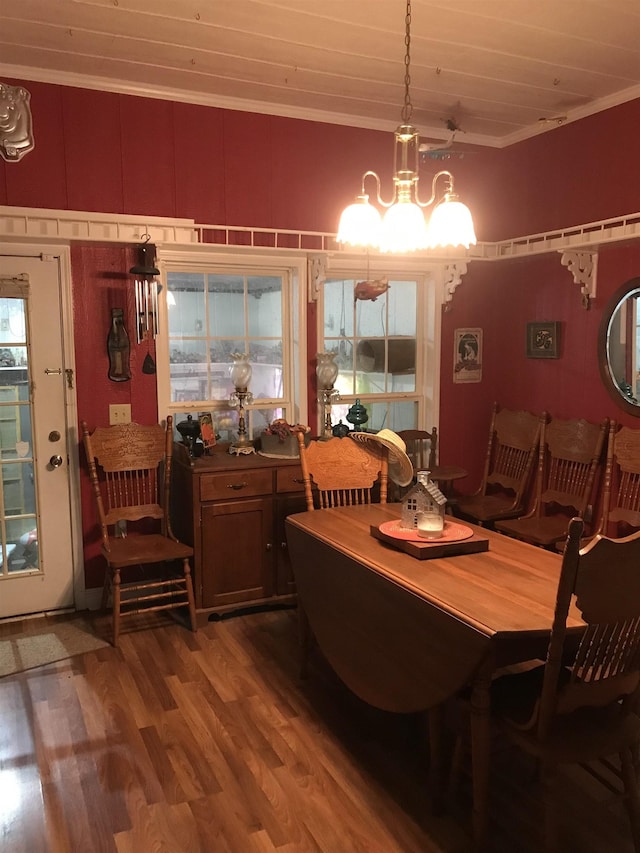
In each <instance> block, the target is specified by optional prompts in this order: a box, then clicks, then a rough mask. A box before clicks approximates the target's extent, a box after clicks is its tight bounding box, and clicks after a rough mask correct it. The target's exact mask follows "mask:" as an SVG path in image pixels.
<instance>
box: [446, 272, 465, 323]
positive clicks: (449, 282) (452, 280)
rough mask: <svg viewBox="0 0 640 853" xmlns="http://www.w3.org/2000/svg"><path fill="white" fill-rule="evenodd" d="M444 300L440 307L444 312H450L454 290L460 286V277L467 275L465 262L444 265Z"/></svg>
mask: <svg viewBox="0 0 640 853" xmlns="http://www.w3.org/2000/svg"><path fill="white" fill-rule="evenodd" d="M443 272H444V300H443V302H442V307H443V308H444V310H445V311H449V310H451V300H452V299H453V294H454V293H455V292H456V288H457V287H458V285H459V284H462V276H463V275H466V273H467V264H466V261H457V262H456V263H453V264H444V266H443Z"/></svg>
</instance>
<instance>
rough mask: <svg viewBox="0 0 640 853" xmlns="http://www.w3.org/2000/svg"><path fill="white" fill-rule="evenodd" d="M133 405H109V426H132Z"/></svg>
mask: <svg viewBox="0 0 640 853" xmlns="http://www.w3.org/2000/svg"><path fill="white" fill-rule="evenodd" d="M130 423H131V403H109V424H110V426H114V425H115V424H130Z"/></svg>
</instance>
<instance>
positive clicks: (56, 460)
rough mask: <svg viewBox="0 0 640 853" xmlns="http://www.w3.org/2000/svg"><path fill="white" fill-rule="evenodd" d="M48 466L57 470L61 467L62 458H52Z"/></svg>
mask: <svg viewBox="0 0 640 853" xmlns="http://www.w3.org/2000/svg"><path fill="white" fill-rule="evenodd" d="M49 465H51V467H52V468H59V467H60V466H61V465H62V456H52V457H51V459H50V460H49Z"/></svg>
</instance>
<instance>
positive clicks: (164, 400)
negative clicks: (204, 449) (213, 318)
mask: <svg viewBox="0 0 640 853" xmlns="http://www.w3.org/2000/svg"><path fill="white" fill-rule="evenodd" d="M157 264H158V269H159V270H160V282H161V284H162V290H161V293H160V298H159V300H158V302H159V305H158V313H159V321H160V323H159V330H158V336H157V338H156V388H157V402H158V416H159V418H164V417H166V416H167V415H169V414H172V415H174V416H175V415H176V414H182V413H184V412H188V413H190V414H197V413H198V412H201V411H203V408H204V409H205V410H206V411H223V410H226V409H228V406H226V405H225V401H221V400H210V401H202V402H201V401H198V402H195V403H191V402H190V401H184V402H173V401H172V400H171V379H170V363H169V323H168V311H169V309H168V307H167V300H166V294H167V275H168V273H170V272H187V273H198V274H203V273H205V274H206V273H212V274H219V273H230V274H238V275H282V277H283V289H284V290H285V294H284V298H283V314H282V334H283V339H282V361H283V365H282V366H283V372H284V377H285V382H284V387H285V396H284V397H283V398H282V399H281V400H271V399H269V400H267V399H260V400H256V401H254V402H253V403H252V404H251V405H249V406H247V412H248V413H250V412H251V411H252V410H255V409H264V408H279V407H283V408H285V410H286V411H287V417H288V418H289V419H291V420H292V421H293V422H300V421H302V420H304V419H306V412H307V388H306V384H305V383H303V381H302V380H303V379H304V378H306V374H305V371H304V370H303V369H302V367H303V364H304V360H306V352H307V331H306V330H307V324H306V300H305V299H304V298H302V296H303V294H304V293H305V290H306V260H305V259H304V258H301V257H295V256H292V255H286V254H285V253H282V252H278V253H277V254H276V253H274V254H264V253H256V252H253V251H252V252H246V253H243V252H241V251H238V250H235V251H233V252H229V251H226V250H221V249H217V250H216V249H215V248H212V247H211V246H205V247H200V246H197V247H196V246H194V247H193V248H190V249H182V250H175V249H162V248H160V249H159V250H158V255H157ZM286 291H288V298H287V294H286ZM249 390H251V386H249Z"/></svg>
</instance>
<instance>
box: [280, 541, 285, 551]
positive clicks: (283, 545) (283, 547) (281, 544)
mask: <svg viewBox="0 0 640 853" xmlns="http://www.w3.org/2000/svg"><path fill="white" fill-rule="evenodd" d="M280 547H281V548H282V550H283V551H286V550H287V543H286V542H281V543H280Z"/></svg>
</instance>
